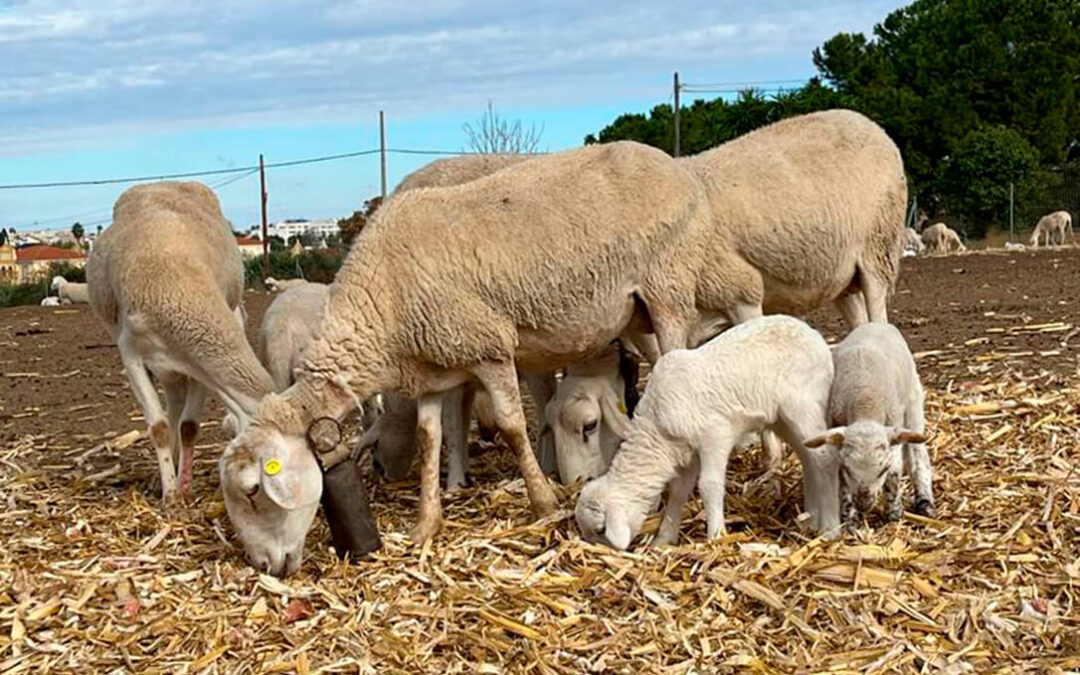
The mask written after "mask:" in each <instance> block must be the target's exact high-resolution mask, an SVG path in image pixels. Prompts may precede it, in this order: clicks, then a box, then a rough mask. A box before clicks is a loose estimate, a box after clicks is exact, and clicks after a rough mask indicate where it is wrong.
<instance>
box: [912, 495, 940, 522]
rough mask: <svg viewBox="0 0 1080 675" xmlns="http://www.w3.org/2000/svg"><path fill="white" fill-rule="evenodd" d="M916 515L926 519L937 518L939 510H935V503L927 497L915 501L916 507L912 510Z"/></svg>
mask: <svg viewBox="0 0 1080 675" xmlns="http://www.w3.org/2000/svg"><path fill="white" fill-rule="evenodd" d="M911 510H912V511H913V512H914V513H917V514H918V515H920V516H924V517H926V518H937V509H936V508H934V502H932V501H930V500H929V499H927V498H926V497H923V498H921V499H918V500H916V501H915V506H914V507H912V509H911Z"/></svg>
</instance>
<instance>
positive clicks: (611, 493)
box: [575, 315, 840, 549]
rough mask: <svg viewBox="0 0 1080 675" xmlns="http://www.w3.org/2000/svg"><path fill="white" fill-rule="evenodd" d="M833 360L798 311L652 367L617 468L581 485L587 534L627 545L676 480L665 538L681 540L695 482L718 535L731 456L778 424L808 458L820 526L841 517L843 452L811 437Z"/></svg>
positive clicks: (807, 478)
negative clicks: (745, 440)
mask: <svg viewBox="0 0 1080 675" xmlns="http://www.w3.org/2000/svg"><path fill="white" fill-rule="evenodd" d="M832 371H833V364H832V358H831V357H830V355H829V346H828V345H827V344H826V343H825V340H824V339H823V338H822V337H821V335H819V334H818V333H817V332H816V331H815V330H814V329H812V328H810V327H809V326H808V325H806V324H805V323H803V322H802V321H799V320H798V319H794V318H792V317H789V316H783V315H777V316H766V317H761V318H757V319H753V320H751V321H747V322H745V323H743V324H741V325H739V326H736V327H734V328H732V329H731V330H729V331H727V332H724V333H721V334H720V335H719V336H718V337H716V338H714V339H712V340H711V341H709V342H707V343H706V344H704V345H703V346H701V347H699V348H697V349H695V350H677V351H673V352H669V353H668V354H665V355H664V356H663V357H662V358H661V359H660V361H659V362H657V364H656V366H655V367H654V368H653V372H652V377H651V378H650V380H649V384H648V386H647V387H646V388H645V395H644V396H643V397H642V399H641V403H640V405H639V406H638V409H637V413H636V414H635V416H634V420H633V422H632V429H631V431H630V434H629V438H628V440H627V441H626V443H625V444H624V445H623V447H622V449H621V450H620V451H619V453H618V454H616V455H615V458H614V460H613V461H612V463H611V468H610V469H608V472H607V473H605V474H604V475H602V476H600V477H599V478H597V479H595V480H593V481H590V482H589V483H587V484H586V485H585V487H584V488H583V489H582V491H581V495H580V497H579V499H578V503H577V507H576V510H575V514H576V516H577V523H578V527H579V528H580V530H581V534H582V536H583V537H584V538H585V539H588V540H591V541H600V542H603V543H606V544H608V545H610V546H613V547H615V548H619V549H626V548H627V547H629V545H630V542H631V541H632V540H633V538H634V537H635V536H636V535H637V533H638V532H639V531H640V530H641V526H642V523H643V522H644V521H645V517H646V516H647V515H648V512H649V511H650V509H651V507H652V505H653V504H654V503H655V502H656V500H657V498H658V497H659V496H660V494H661V493H662V492H663V490H664V487H665V485H666V486H667V487H668V502H667V506H666V508H665V511H664V515H663V518H662V520H661V524H660V529H659V531H658V532H657V534H656V539H655V542H656V543H674V542H676V541H677V540H678V534H679V521H680V519H681V511H682V507H683V504H684V503H685V502H686V498H687V497H688V496H689V493H690V491H691V490H692V489H693V486H694V483H695V481H696V482H697V485H698V489H699V491H700V492H701V499H702V502H703V503H704V506H705V514H706V523H707V531H708V536H709V538H710V539H714V538H716V537H718V536H720V535H721V534H723V532H724V491H725V481H726V473H727V462H728V456H729V455H730V453H731V451H732V448H733V447H734V446H735V444H736V442H737V441H738V440H739V438H740V437H742V436H743V435H744V434H746V433H748V432H757V431H761V430H762V429H765V428H774V429H776V430H777V431H778V432H779V433H780V435H781V436H783V437H784V439H785V440H786V441H787V442H788V443H790V444H791V445H792V446H793V447H795V448H796V451H797V453H798V455H799V459H800V460H801V461H802V464H803V471H804V482H803V497H804V501H805V506H806V510H807V511H808V512H809V513H810V515H811V521H812V523H811V524H812V526H813V527H814V529H815V530H817V531H819V532H822V533H831V532H832V531H834V530H835V529H837V528H838V527H839V525H840V520H839V499H838V489H839V486H838V485H837V473H836V472H837V469H836V460H835V453H833V452H832V451H820V450H809V449H807V448H806V447H805V446H804V444H803V441H804V439H807V438H812V437H814V436H817V435H818V434H819V433H821V431H822V430H823V429H824V428H825V413H826V411H827V408H828V399H829V385H830V383H831V381H832Z"/></svg>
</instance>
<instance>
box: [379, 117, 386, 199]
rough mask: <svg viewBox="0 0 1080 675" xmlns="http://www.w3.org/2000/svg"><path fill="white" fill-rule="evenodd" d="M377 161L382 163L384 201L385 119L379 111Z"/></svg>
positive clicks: (383, 195)
mask: <svg viewBox="0 0 1080 675" xmlns="http://www.w3.org/2000/svg"><path fill="white" fill-rule="evenodd" d="M379 161H380V162H381V163H382V199H383V201H384V202H385V201H386V121H385V119H384V117H383V111H381V110H380V111H379Z"/></svg>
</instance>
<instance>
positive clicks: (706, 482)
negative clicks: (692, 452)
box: [698, 427, 736, 540]
mask: <svg viewBox="0 0 1080 675" xmlns="http://www.w3.org/2000/svg"><path fill="white" fill-rule="evenodd" d="M735 440H736V438H735V434H733V433H732V432H731V430H730V429H727V428H725V427H721V428H717V429H713V430H712V431H710V432H709V433H708V435H707V436H706V437H705V439H704V441H703V443H702V446H701V448H700V450H699V451H698V458H699V462H700V465H701V471H700V473H699V475H698V492H700V493H701V503H702V505H703V506H704V507H705V529H706V532H707V534H708V537H709V539H710V540H711V539H716V538H718V537H722V536H724V533H725V532H726V531H727V529H726V526H725V523H724V496H725V492H726V490H727V465H728V457H730V456H731V448H732V447H733V446H734V445H735Z"/></svg>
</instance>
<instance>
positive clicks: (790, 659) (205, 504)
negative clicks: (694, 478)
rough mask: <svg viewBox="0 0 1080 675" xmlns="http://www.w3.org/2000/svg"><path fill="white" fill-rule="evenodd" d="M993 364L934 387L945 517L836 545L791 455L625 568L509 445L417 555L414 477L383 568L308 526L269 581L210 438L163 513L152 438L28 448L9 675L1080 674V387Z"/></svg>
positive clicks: (1, 563)
mask: <svg viewBox="0 0 1080 675" xmlns="http://www.w3.org/2000/svg"><path fill="white" fill-rule="evenodd" d="M964 350H965V347H964V346H963V345H957V346H955V347H950V348H945V349H943V350H934V351H933V352H928V353H925V354H921V355H920V367H921V368H927V369H931V370H932V369H933V367H934V364H935V362H937V361H939V360H945V359H956V358H964ZM981 358H982V359H983V360H982V362H979V363H975V364H973V366H972V368H971V370H972V371H973V372H976V373H978V372H981V373H982V374H981V375H979V376H977V377H974V378H973V379H972V381H948V382H944V383H941V384H931V385H930V387H929V392H928V395H929V400H928V406H927V407H928V417H929V420H930V424H931V429H932V430H933V431H934V434H935V435H934V438H933V439H932V441H931V442H930V448H931V453H932V456H933V459H934V463H935V475H936V478H937V483H936V486H935V487H936V493H937V495H938V508H939V511H940V517H939V518H938V519H935V520H929V519H925V518H919V517H915V516H910V515H909V516H905V518H904V520H903V521H902V522H900V523H895V524H888V523H884V522H881V521H876V522H873V523H871V524H869V525H864V526H863V527H862V528H860V529H859V530H858V532H857V533H855V534H854V535H848V536H846V537H844V538H843V539H842V540H840V541H837V542H823V541H819V540H816V539H811V538H809V537H807V536H805V535H803V534H801V533H800V528H799V526H798V523H797V521H798V510H799V509H798V506H799V503H800V501H801V498H800V492H799V477H800V475H801V474H800V470H799V467H798V465H797V463H796V462H795V461H794V459H793V458H791V457H788V458H787V460H786V461H785V466H784V472H783V476H782V485H781V488H780V494H779V495H774V494H773V492H772V491H771V490H769V489H766V486H762V485H759V484H757V483H756V482H755V480H754V479H755V478H756V477H757V476H758V475H759V473H760V472H759V469H758V468H757V467H758V463H757V462H756V460H755V458H753V457H742V458H739V459H737V460H736V462H735V464H734V466H733V467H732V470H731V480H730V485H731V487H730V488H729V490H730V496H729V508H728V513H729V517H730V518H731V520H730V521H729V531H730V534H729V535H728V536H727V537H726V538H724V539H723V540H721V541H717V542H712V543H705V542H704V541H703V538H704V526H703V520H702V516H701V514H700V512H699V506H698V505H697V504H692V505H691V507H690V508H689V509H688V514H687V519H688V520H689V522H688V523H684V528H683V532H684V544H683V545H682V546H679V547H676V548H666V549H650V548H647V547H643V546H640V545H639V546H638V547H637V548H636V549H635V551H634V552H632V553H617V552H614V551H610V550H607V549H604V548H600V547H597V546H592V545H589V544H586V543H583V542H582V541H581V540H580V539H579V538H578V536H577V534H576V529H575V526H574V524H573V517H572V513H571V511H570V509H571V508H572V505H573V494H571V493H570V492H566V491H564V492H562V493H561V497H562V503H563V506H564V508H565V509H566V510H564V511H561V512H560V513H558V514H557V516H556V517H554V518H551V519H548V520H547V521H544V522H534V520H533V518H532V517H531V515H530V513H529V511H528V503H527V499H526V497H525V495H524V489H523V485H522V483H521V481H520V480H519V479H516V477H515V476H516V474H515V471H514V469H513V466H512V464H511V462H510V459H509V453H508V452H507V451H505V450H500V449H493V448H487V449H486V451H484V452H482V453H479V454H477V453H476V450H477V449H476V448H474V455H477V459H476V464H477V466H476V467H474V471H475V475H474V478H475V479H476V484H477V487H475V488H471V489H468V490H464V491H462V492H460V493H457V494H455V495H453V496H451V497H449V498H448V499H447V519H446V524H445V527H444V530H443V532H442V534H440V535H439V536H438V537H437V538H436V540H435V541H434V542H433V543H432V544H430V545H429V546H428V547H425V548H423V549H418V548H416V547H414V546H412V545H411V544H410V543H408V540H407V539H406V537H405V533H406V532H408V528H409V526H410V524H411V523H412V520H413V518H414V514H415V507H416V502H417V490H416V487H415V483H414V482H409V483H404V484H399V485H392V486H375V487H374V488H373V490H374V496H373V498H374V507H375V511H376V514H377V516H378V520H379V525H380V528H381V530H382V532H383V534H384V543H385V546H384V549H383V551H381V552H380V553H379V554H378V555H377V556H375V558H374V560H372V561H370V562H363V563H360V564H358V565H347V564H342V563H340V562H338V561H336V560H335V558H334V557H333V556H332V554H331V553H330V552H329V551H328V549H327V544H326V542H327V541H328V540H329V537H328V533H327V531H326V529H325V526H323V525H322V524H321V523H320V524H319V525H318V527H317V528H316V529H315V530H314V531H313V533H312V536H310V537H309V540H308V542H309V547H308V550H309V558H308V559H307V560H306V561H305V563H304V565H303V568H302V570H301V572H300V574H299V575H297V576H295V577H293V578H290V579H286V580H284V581H279V580H277V579H274V578H271V577H267V576H261V575H259V574H257V573H256V572H254V571H253V570H252V569H251V568H250V567H248V566H247V565H246V564H245V562H244V560H243V556H242V552H241V550H240V548H239V546H238V545H237V543H236V541H235V538H234V536H233V534H232V533H231V530H230V526H229V525H228V522H227V519H226V517H225V514H224V509H223V505H222V500H221V497H220V494H219V492H218V491H217V481H216V478H215V477H214V475H213V473H214V462H215V459H216V457H217V456H218V454H219V453H220V450H221V446H220V444H212V445H208V446H207V447H205V448H203V451H202V454H201V457H200V466H199V475H198V476H197V482H196V490H197V494H196V497H195V500H194V502H193V504H192V505H191V506H190V507H188V508H187V509H186V510H181V511H177V512H174V513H172V514H169V515H166V514H164V513H163V512H162V510H161V508H160V506H159V504H158V502H157V500H156V498H155V496H154V492H155V490H156V486H155V485H154V484H153V483H152V481H151V480H150V478H149V477H150V476H153V475H154V473H155V467H154V464H153V461H152V453H151V451H150V450H149V448H148V446H147V443H146V441H145V439H143V438H142V437H141V436H140V435H139V434H138V433H129V434H126V435H120V436H119V437H117V438H114V439H112V440H111V441H109V442H108V443H105V444H101V445H94V444H92V443H86V444H83V445H82V446H79V445H78V444H77V443H74V442H71V441H70V439H69V444H68V445H64V444H63V442H62V441H63V438H64V437H63V435H57V436H50V437H28V438H23V439H22V440H21V441H19V442H17V443H15V444H13V445H10V446H8V447H5V448H4V449H3V451H2V454H0V498H2V499H3V501H4V502H5V503H6V505H7V509H6V512H5V513H3V514H0V532H2V534H3V541H4V542H5V545H4V546H3V548H2V550H0V580H2V582H3V586H2V589H3V590H2V591H0V672H2V673H6V674H8V675H14V674H16V673H33V674H35V675H46V674H57V675H59V674H62V673H79V674H80V675H85V673H102V674H105V673H147V674H152V673H263V672H295V673H301V674H304V673H415V672H431V673H473V672H478V673H501V672H507V673H524V672H535V673H540V674H543V675H547V674H553V673H588V672H596V673H599V672H613V673H634V674H636V673H652V672H657V673H761V674H772V673H832V674H834V675H839V674H844V673H852V674H854V673H860V674H861V673H931V672H932V673H957V674H959V673H1064V672H1070V671H1080V612H1078V611H1077V606H1076V602H1077V586H1078V584H1080V562H1078V556H1080V473H1078V472H1077V471H1076V470H1075V469H1074V466H1075V464H1076V461H1077V458H1078V457H1077V454H1078V450H1077V441H1078V439H1080V416H1078V414H1077V404H1078V403H1080V393H1078V391H1077V389H1076V388H1075V384H1076V380H1075V379H1074V378H1062V377H1061V376H1060V375H1053V374H1048V373H1036V374H1029V376H1026V377H1025V376H1024V375H1022V374H1021V373H1022V372H1023V370H1024V367H1025V363H1024V361H1023V358H1022V356H1021V357H1017V356H1016V355H1008V356H1007V357H1005V356H1002V357H1000V358H998V357H995V356H994V355H993V354H990V355H989V356H988V357H981ZM135 426H137V424H134V423H133V428H134V427H135ZM100 440H101V439H98V441H100ZM95 443H97V441H95ZM91 446H92V447H91ZM652 526H653V527H655V523H652Z"/></svg>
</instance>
